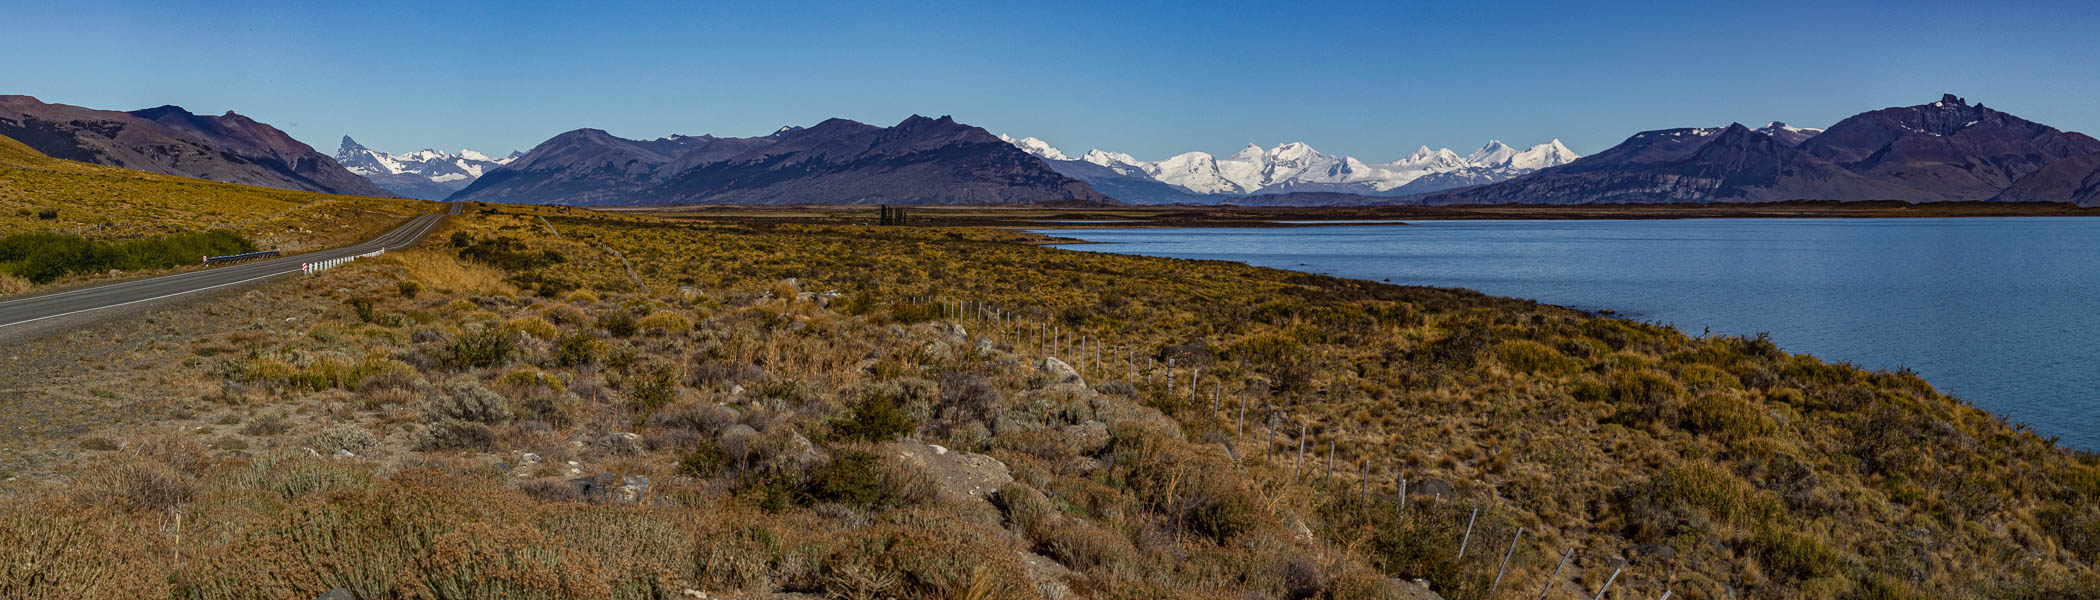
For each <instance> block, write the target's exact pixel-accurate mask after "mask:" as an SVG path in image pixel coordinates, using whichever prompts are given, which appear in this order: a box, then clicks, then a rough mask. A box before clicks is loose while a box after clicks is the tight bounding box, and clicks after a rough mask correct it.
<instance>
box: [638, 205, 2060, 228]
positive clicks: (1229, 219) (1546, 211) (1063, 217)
mask: <svg viewBox="0 0 2100 600" xmlns="http://www.w3.org/2000/svg"><path fill="white" fill-rule="evenodd" d="M907 208H908V210H909V215H910V221H909V226H919V227H995V228H1009V229H1014V228H1024V229H1070V228H1087V229H1094V228H1113V229H1149V228H1160V227H1258V228H1292V227H1318V226H1323V225H1354V224H1360V225H1394V226H1405V225H1406V222H1408V221H1448V220H1538V221H1560V220H1689V219H1830V218H1837V219H1889V218H1986V217H1992V218H1995V217H2100V208H2091V207H2079V206H2076V205H2072V204H2066V203H2048V202H1929V203H1909V202H1898V201H1877V202H1829V201H1792V202H1773V203H1758V204H1580V205H1564V206H1541V205H1494V206H1312V207H1258V206H1192V205H1172V206H1070V207H1065V206H1011V207H1009V206H914V207H907ZM616 210H617V211H618V212H636V213H645V214H650V215H654V216H659V217H671V218H693V219H703V220H707V221H711V222H730V223H735V222H743V223H750V224H766V223H795V224H824V225H856V224H864V225H874V224H875V223H876V217H877V209H876V207H874V206H861V205H853V206H845V205H834V206H793V207H753V206H663V207H648V208H619V209H616Z"/></svg>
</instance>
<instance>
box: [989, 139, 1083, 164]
mask: <svg viewBox="0 0 2100 600" xmlns="http://www.w3.org/2000/svg"><path fill="white" fill-rule="evenodd" d="M999 141H1002V142H1006V143H1009V144H1013V145H1014V147H1016V148H1020V149H1021V150H1023V151H1026V152H1027V153H1029V154H1033V155H1036V156H1037V157H1041V158H1043V159H1045V160H1072V157H1070V156H1066V155H1065V153H1064V151H1062V150H1058V149H1057V147H1056V146H1051V145H1050V143H1049V142H1045V141H1042V140H1039V139H1035V138H1032V137H1025V138H1018V139H1016V138H1014V137H1013V136H1010V135H1006V134H1004V133H1002V134H999Z"/></svg>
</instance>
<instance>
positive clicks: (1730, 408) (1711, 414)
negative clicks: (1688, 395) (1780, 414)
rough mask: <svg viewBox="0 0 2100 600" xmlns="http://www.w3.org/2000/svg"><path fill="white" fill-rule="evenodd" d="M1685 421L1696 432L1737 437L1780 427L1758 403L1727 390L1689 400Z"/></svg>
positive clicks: (1761, 433)
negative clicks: (1760, 409) (1758, 406)
mask: <svg viewBox="0 0 2100 600" xmlns="http://www.w3.org/2000/svg"><path fill="white" fill-rule="evenodd" d="M1684 425H1685V427H1686V428H1687V429H1690V430H1691V431H1694V432H1698V433H1707V434H1716V435H1720V436H1723V437H1730V438H1735V439H1742V438H1752V437H1758V436H1762V435H1770V434H1771V433H1772V430H1773V429H1774V428H1775V427H1776V426H1775V425H1774V424H1773V423H1772V418H1771V417H1769V416H1766V415H1765V414H1764V412H1762V411H1759V410H1758V409H1757V407H1756V406H1755V405H1752V404H1751V403H1750V402H1749V401H1747V400H1744V399H1743V398H1742V397H1741V396H1738V395H1736V394H1731V393H1727V392H1708V393H1706V394H1702V395H1700V396H1699V397H1698V398H1696V399H1693V400H1692V401H1691V402H1689V403H1686V404H1685V406H1684Z"/></svg>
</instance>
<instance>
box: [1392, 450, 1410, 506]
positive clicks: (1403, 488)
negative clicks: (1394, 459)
mask: <svg viewBox="0 0 2100 600" xmlns="http://www.w3.org/2000/svg"><path fill="white" fill-rule="evenodd" d="M1393 473H1395V474H1397V475H1399V476H1400V489H1399V495H1400V498H1399V503H1397V504H1394V505H1393V512H1395V513H1399V515H1400V516H1401V517H1406V516H1407V474H1406V473H1401V472H1400V464H1399V463H1393Z"/></svg>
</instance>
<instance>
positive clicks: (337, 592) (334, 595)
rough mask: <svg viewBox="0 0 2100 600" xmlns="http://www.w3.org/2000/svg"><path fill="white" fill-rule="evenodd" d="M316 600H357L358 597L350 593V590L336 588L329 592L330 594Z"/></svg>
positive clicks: (322, 595)
mask: <svg viewBox="0 0 2100 600" xmlns="http://www.w3.org/2000/svg"><path fill="white" fill-rule="evenodd" d="M314 600H357V595H356V594H352V593H350V590H346V589H343V588H335V589H332V590H328V593H325V594H321V595H320V596H319V597H316V598H314Z"/></svg>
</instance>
